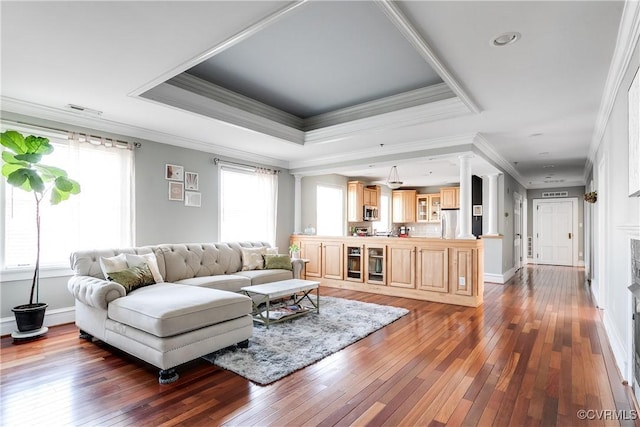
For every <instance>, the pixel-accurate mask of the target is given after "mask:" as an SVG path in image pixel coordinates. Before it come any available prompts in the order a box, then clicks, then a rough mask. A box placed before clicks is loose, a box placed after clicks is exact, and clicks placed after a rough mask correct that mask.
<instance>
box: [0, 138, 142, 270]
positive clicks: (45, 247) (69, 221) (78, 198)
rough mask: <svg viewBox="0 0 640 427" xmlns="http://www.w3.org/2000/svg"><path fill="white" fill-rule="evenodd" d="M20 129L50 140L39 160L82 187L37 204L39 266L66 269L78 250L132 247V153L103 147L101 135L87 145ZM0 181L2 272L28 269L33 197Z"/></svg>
mask: <svg viewBox="0 0 640 427" xmlns="http://www.w3.org/2000/svg"><path fill="white" fill-rule="evenodd" d="M20 131H21V132H22V133H23V134H27V135H30V134H38V135H43V136H46V137H47V138H49V142H50V143H51V144H52V145H53V146H54V151H53V153H51V154H49V155H48V156H46V157H45V158H44V161H43V163H45V164H50V165H54V166H57V167H60V168H62V169H64V170H66V171H67V172H68V173H69V176H70V177H71V178H73V179H75V180H76V181H78V182H79V183H80V186H81V192H80V194H78V195H75V196H71V198H70V199H69V200H67V201H64V202H62V203H60V204H58V205H56V206H51V205H50V204H49V201H48V197H47V196H45V200H43V202H42V203H41V204H40V208H41V214H40V217H41V219H40V221H41V250H40V251H41V252H40V264H41V266H42V267H43V268H47V267H68V266H69V254H70V253H71V252H73V251H76V250H78V249H89V248H101V247H102V248H110V247H126V246H131V245H132V243H133V238H132V236H133V227H132V213H131V210H132V203H131V197H132V189H131V188H132V171H133V151H132V150H131V149H129V147H126V148H117V147H115V146H112V147H107V146H105V145H104V144H105V142H104V141H103V140H102V139H101V138H98V139H96V138H93V137H92V141H91V142H92V143H88V142H86V141H84V142H80V140H81V139H80V138H78V137H77V135H76V140H75V141H74V140H69V139H65V137H64V136H61V135H60V134H57V133H56V134H52V135H48V134H46V133H44V134H43V133H42V132H38V131H29V130H26V131H22V130H20ZM108 141H110V140H108ZM94 144H95V145H94ZM114 145H116V144H115V143H114ZM0 185H2V186H3V188H2V190H3V191H2V193H3V198H4V203H3V205H4V212H3V214H4V217H3V220H4V221H3V222H4V224H3V225H4V233H3V235H4V238H3V239H2V249H3V250H2V253H0V255H1V257H0V258H2V270H5V271H7V270H11V269H20V268H27V267H29V268H30V267H32V266H33V265H34V264H35V259H36V221H35V201H34V195H33V193H30V192H26V191H23V190H20V189H18V188H15V187H13V186H11V185H7V184H6V182H5V181H4V179H2V180H1V183H0ZM0 194H1V193H0Z"/></svg>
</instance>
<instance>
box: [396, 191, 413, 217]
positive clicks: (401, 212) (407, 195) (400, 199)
mask: <svg viewBox="0 0 640 427" xmlns="http://www.w3.org/2000/svg"><path fill="white" fill-rule="evenodd" d="M416 195H417V192H416V190H393V191H392V192H391V202H392V205H391V206H392V212H391V218H392V219H391V222H394V223H408V222H416Z"/></svg>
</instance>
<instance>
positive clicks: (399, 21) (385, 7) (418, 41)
mask: <svg viewBox="0 0 640 427" xmlns="http://www.w3.org/2000/svg"><path fill="white" fill-rule="evenodd" d="M376 4H377V5H378V6H379V7H380V8H381V9H382V11H383V12H384V14H385V15H386V16H387V18H389V20H390V21H391V22H393V23H394V24H395V26H396V28H398V30H399V31H400V33H401V34H402V35H403V36H404V37H405V38H406V39H407V41H408V42H409V43H411V45H412V46H413V48H414V49H415V50H416V51H417V52H418V53H419V54H420V55H421V56H422V57H423V58H424V59H425V60H426V61H427V63H429V65H431V66H432V67H433V69H434V70H435V71H436V73H438V75H439V76H440V77H442V80H444V82H445V83H446V84H447V85H448V86H449V88H451V90H453V92H454V93H455V94H456V95H457V97H458V98H460V100H461V101H462V103H463V104H464V105H465V106H466V107H467V108H468V109H469V110H470V111H472V112H474V113H476V114H479V113H480V112H481V111H482V109H481V108H480V106H478V104H476V102H475V101H474V100H473V99H472V98H471V97H470V96H469V95H468V94H467V93H466V91H465V90H464V89H463V88H462V86H461V85H460V84H459V83H458V81H457V80H456V79H455V78H454V77H453V75H452V74H451V73H450V72H449V70H447V68H446V67H445V66H444V65H443V64H442V62H440V60H439V59H438V57H437V56H436V54H435V53H434V52H433V51H432V50H431V48H430V47H429V45H428V44H427V42H425V41H424V39H423V38H422V36H421V35H420V33H418V31H417V30H416V29H415V28H414V26H413V25H412V24H411V23H410V22H409V20H408V19H407V17H406V16H405V15H404V14H403V13H402V11H401V10H400V8H399V7H398V5H397V4H396V2H395V1H390V0H376Z"/></svg>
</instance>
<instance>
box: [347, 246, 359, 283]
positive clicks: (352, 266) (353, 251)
mask: <svg viewBox="0 0 640 427" xmlns="http://www.w3.org/2000/svg"><path fill="white" fill-rule="evenodd" d="M344 267H345V272H344V280H349V281H352V282H360V283H362V282H364V245H355V244H353V245H345V248H344Z"/></svg>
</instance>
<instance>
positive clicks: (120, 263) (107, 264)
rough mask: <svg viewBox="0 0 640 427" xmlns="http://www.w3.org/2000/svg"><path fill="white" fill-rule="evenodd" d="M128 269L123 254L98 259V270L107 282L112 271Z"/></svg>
mask: <svg viewBox="0 0 640 427" xmlns="http://www.w3.org/2000/svg"><path fill="white" fill-rule="evenodd" d="M127 267H129V266H128V265H127V258H126V257H125V256H124V254H120V255H117V256H113V257H103V256H101V257H100V268H101V269H102V274H104V278H105V279H107V280H109V273H111V272H112V271H120V270H124V269H125V268H127Z"/></svg>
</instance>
